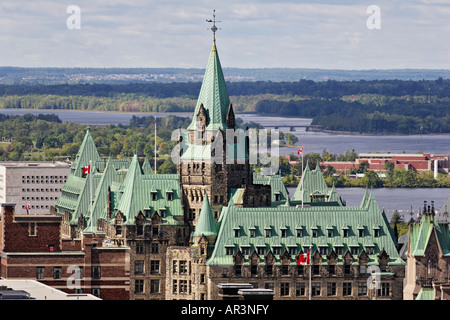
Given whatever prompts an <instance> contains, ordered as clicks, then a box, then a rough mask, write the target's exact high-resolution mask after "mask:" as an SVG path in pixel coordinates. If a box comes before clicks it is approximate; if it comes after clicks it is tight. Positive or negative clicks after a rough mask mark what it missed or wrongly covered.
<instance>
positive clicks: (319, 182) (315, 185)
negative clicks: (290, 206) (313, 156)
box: [291, 162, 328, 203]
mask: <svg viewBox="0 0 450 320" xmlns="http://www.w3.org/2000/svg"><path fill="white" fill-rule="evenodd" d="M302 187H304V192H303V199H302ZM327 194H328V187H327V184H326V183H325V179H324V178H323V175H322V171H320V168H319V166H318V165H317V166H316V169H314V170H311V169H310V168H309V164H308V162H307V163H306V166H305V169H304V170H303V174H302V178H301V179H300V182H299V184H298V186H297V189H295V192H294V195H293V196H292V199H291V200H293V201H300V202H301V201H302V200H303V201H304V202H305V203H308V202H312V201H313V196H314V195H327Z"/></svg>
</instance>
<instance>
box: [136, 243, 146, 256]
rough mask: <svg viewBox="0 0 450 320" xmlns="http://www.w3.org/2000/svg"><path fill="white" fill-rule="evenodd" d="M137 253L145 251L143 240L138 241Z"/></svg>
mask: <svg viewBox="0 0 450 320" xmlns="http://www.w3.org/2000/svg"><path fill="white" fill-rule="evenodd" d="M136 253H137V254H142V253H144V244H143V243H142V242H138V243H136Z"/></svg>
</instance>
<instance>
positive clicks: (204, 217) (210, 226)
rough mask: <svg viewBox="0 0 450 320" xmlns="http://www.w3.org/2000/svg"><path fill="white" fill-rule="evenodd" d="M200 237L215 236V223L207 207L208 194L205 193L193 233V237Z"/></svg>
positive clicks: (209, 207) (209, 208)
mask: <svg viewBox="0 0 450 320" xmlns="http://www.w3.org/2000/svg"><path fill="white" fill-rule="evenodd" d="M202 235H205V236H206V237H209V236H216V235H217V230H216V222H215V221H214V217H213V214H212V211H211V206H210V205H209V200H208V193H205V200H203V205H202V209H201V211H200V216H199V218H198V222H197V226H196V227H195V232H194V236H196V237H201V236H202Z"/></svg>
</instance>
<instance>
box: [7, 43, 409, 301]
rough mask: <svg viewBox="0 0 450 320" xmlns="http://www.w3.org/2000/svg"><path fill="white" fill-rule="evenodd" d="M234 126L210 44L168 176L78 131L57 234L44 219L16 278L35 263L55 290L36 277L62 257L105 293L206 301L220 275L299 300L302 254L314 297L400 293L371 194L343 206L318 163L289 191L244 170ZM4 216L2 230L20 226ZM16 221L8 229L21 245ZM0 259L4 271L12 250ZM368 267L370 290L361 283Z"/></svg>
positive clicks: (398, 264)
mask: <svg viewBox="0 0 450 320" xmlns="http://www.w3.org/2000/svg"><path fill="white" fill-rule="evenodd" d="M237 129H238V128H237V126H236V124H235V119H234V112H233V107H232V105H231V104H230V102H229V97H228V93H227V90H226V83H225V79H224V76H223V73H222V68H221V65H220V61H219V56H218V52H217V47H216V43H215V41H214V42H213V46H212V49H211V52H210V55H209V60H208V65H207V68H206V71H205V76H204V79H203V83H202V86H201V89H200V93H199V98H198V102H197V106H196V109H195V112H194V117H193V120H192V123H191V125H190V126H189V127H188V129H187V135H186V136H183V137H182V136H181V134H180V136H179V141H178V142H183V143H184V147H182V148H179V149H178V159H177V174H155V173H154V172H153V170H152V168H151V166H150V163H149V162H148V159H138V157H137V156H136V155H135V156H134V157H133V158H132V159H102V158H100V156H99V154H98V152H97V149H96V146H95V143H94V141H93V139H92V137H91V135H90V132H89V130H87V132H86V135H85V137H84V140H83V142H82V144H81V146H80V150H79V151H78V153H77V155H76V158H75V159H74V161H73V163H72V166H71V169H70V170H71V171H70V174H69V176H68V178H67V182H66V183H65V185H64V187H63V188H62V193H61V196H60V197H59V199H58V201H57V202H56V205H55V210H54V213H55V215H56V216H58V217H59V219H60V224H59V228H60V231H57V230H56V229H57V225H58V223H57V222H56V220H57V218H56V217H54V216H52V218H51V219H55V222H54V223H55V225H54V226H53V225H52V226H53V229H52V231H51V232H50V234H51V235H52V236H51V235H50V234H49V235H47V236H46V239H48V240H47V242H46V241H42V244H40V245H39V246H38V247H39V250H41V251H38V253H36V256H37V257H38V259H37V261H35V262H33V264H32V265H29V266H23V267H24V269H23V270H20V272H18V273H17V276H20V274H21V273H26V276H27V277H31V276H33V273H37V271H36V270H39V271H40V270H41V269H37V268H38V267H41V266H44V267H45V269H44V270H43V271H42V272H44V273H45V276H44V279H42V281H47V282H48V283H50V285H54V286H57V287H61V286H64V283H63V282H64V280H67V273H63V277H62V278H61V279H59V278H58V279H48V278H50V277H51V275H50V276H48V274H49V273H53V274H55V272H56V273H58V272H59V271H60V269H56V270H55V269H54V268H55V266H61V267H62V268H63V270H62V271H63V272H64V268H66V267H67V266H69V265H70V264H71V263H74V264H75V265H83V281H82V288H83V290H91V292H93V293H95V294H98V291H99V290H100V296H101V297H102V298H105V299H115V298H120V299H132V300H141V299H146V300H149V299H154V300H156V299H168V300H170V299H187V300H192V299H194V300H202V299H218V298H219V291H220V290H219V289H220V288H219V284H220V285H221V286H223V284H224V283H229V282H233V283H246V284H247V283H250V284H251V285H252V286H254V287H258V288H260V289H270V290H273V292H274V296H273V298H274V299H307V297H308V294H309V286H307V285H306V278H305V277H306V275H308V271H307V270H304V269H302V268H300V267H298V266H297V258H298V256H299V254H301V253H303V252H305V250H310V251H311V253H312V257H313V266H312V271H313V273H314V274H312V277H313V279H314V283H313V286H312V288H313V290H314V294H312V296H313V298H314V299H401V297H402V280H403V277H404V262H403V261H402V260H401V259H400V258H399V255H398V253H397V251H396V239H395V237H394V235H393V231H392V230H391V229H390V227H389V224H388V223H387V220H386V217H385V216H384V214H383V213H382V212H380V210H379V208H378V205H377V203H376V201H375V199H374V197H373V194H372V195H369V194H366V195H365V197H364V199H363V201H362V203H361V206H357V207H346V206H345V205H344V204H343V203H344V202H343V201H342V200H341V199H340V197H339V195H338V194H337V192H336V190H335V189H334V188H333V189H331V190H328V188H327V187H326V184H325V181H324V179H323V176H322V173H321V171H320V168H318V167H317V168H315V169H314V170H310V168H309V166H306V168H305V171H304V173H303V176H302V180H301V182H300V184H299V186H298V188H297V190H296V192H295V194H294V195H293V196H292V198H290V197H289V194H288V192H287V189H286V187H285V185H284V184H283V182H282V179H281V177H280V176H279V175H262V174H257V173H254V172H253V171H252V169H251V166H250V161H249V156H250V149H249V143H248V140H247V139H241V138H240V137H238V136H236V135H234V140H231V141H228V140H224V141H221V142H220V143H218V141H220V140H218V138H219V137H220V136H222V137H225V131H226V130H231V133H234V134H236V133H237V132H238V130H237ZM227 132H230V131H227ZM231 151H233V152H231ZM234 151H236V152H234ZM218 159H219V160H220V159H221V160H222V162H220V161H219V162H217V160H218ZM87 167H88V168H89V170H86V169H85V168H87ZM12 215H13V213H11V212H10V213H9V216H8V217H9V218H8V217H6V219H5V221H9V222H8V224H7V225H8V227H11V224H12V225H14V224H18V223H20V221H19V220H20V219H16V220H15V218H12ZM8 219H9V220H8ZM28 219H30V218H28ZM3 220H4V219H3V218H2V221H3ZM52 221H53V220H52ZM58 221H59V220H58ZM24 223H25V222H24ZM26 223H28V225H27V226H25V225H23V226H21V227H20V228H19V229H20V230H22V231H21V232H22V233H23V235H22V236H23V237H24V239H28V241H30V239H29V238H27V237H30V236H29V235H28V234H27V233H26V232H29V231H28V229H27V227H28V228H29V223H30V221H27V222H26ZM42 223H43V222H42ZM47 223H49V222H47ZM15 228H18V227H15ZM38 230H39V229H38ZM57 232H60V233H58V236H56V233H57ZM14 237H15V236H14ZM14 237H13V236H8V241H12V240H13V239H14ZM52 237H55V241H53V240H52V241H51V244H50V243H49V242H48V241H50V239H53V238H52ZM56 239H59V242H58V243H56ZM53 243H55V244H53ZM4 244H5V243H3V245H4ZM8 245H9V244H7V246H6V248H8ZM50 245H52V246H53V247H52V248H53V249H52V250H53V252H49V251H50V250H49V248H50ZM34 250H38V249H34ZM44 251H45V252H44ZM69 253H70V254H69ZM21 254H23V253H21ZM33 254H34V252H33ZM3 256H4V257H5V258H2V266H3V265H4V267H3V269H4V270H5V271H4V272H5V274H11V272H13V271H12V270H13V267H14V266H13V265H12V264H10V261H11V259H13V258H12V256H14V252H4V253H3ZM3 256H2V257H3ZM45 259H48V260H45ZM64 259H66V260H64ZM18 264H19V265H21V263H18ZM47 266H48V267H47ZM50 266H51V267H50ZM372 267H377V268H379V269H377V270H379V273H378V275H379V277H380V288H379V289H377V290H375V291H374V290H373V289H371V288H368V287H367V283H368V278H369V277H370V273H369V272H368V271H369V270H370V269H371V268H372ZM48 268H52V269H48ZM3 269H2V274H3ZM58 281H60V282H58ZM329 283H330V285H328V284H329ZM328 286H329V287H328Z"/></svg>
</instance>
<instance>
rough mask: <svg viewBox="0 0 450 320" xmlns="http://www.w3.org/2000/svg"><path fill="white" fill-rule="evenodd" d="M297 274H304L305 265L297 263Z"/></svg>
mask: <svg viewBox="0 0 450 320" xmlns="http://www.w3.org/2000/svg"><path fill="white" fill-rule="evenodd" d="M297 274H298V275H299V276H303V275H304V274H305V267H304V266H300V265H297Z"/></svg>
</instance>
